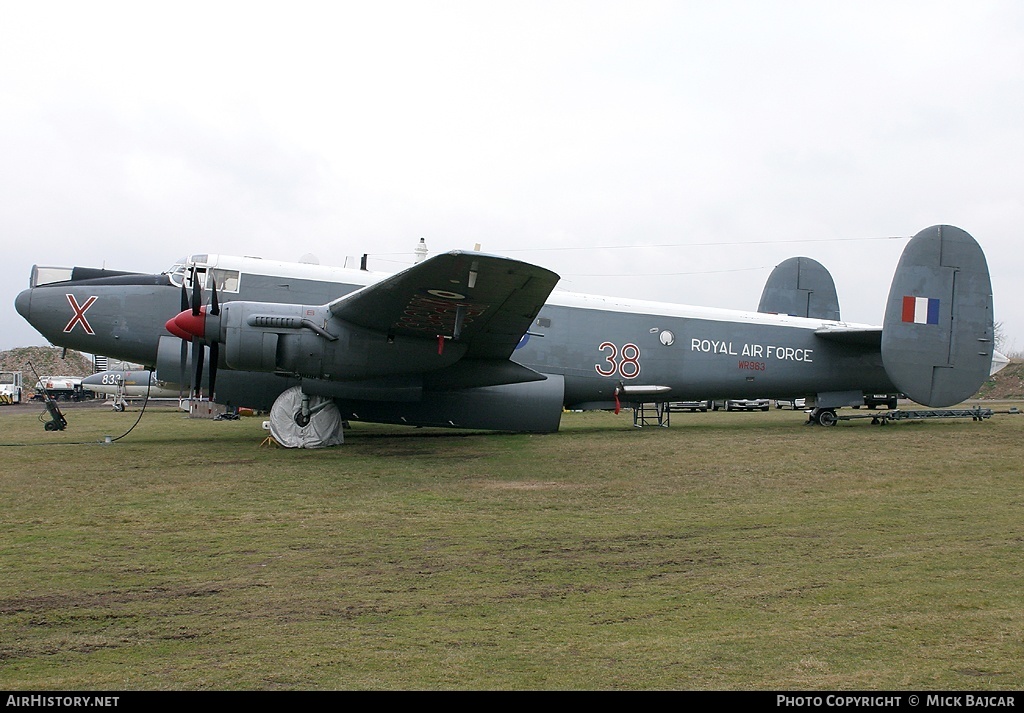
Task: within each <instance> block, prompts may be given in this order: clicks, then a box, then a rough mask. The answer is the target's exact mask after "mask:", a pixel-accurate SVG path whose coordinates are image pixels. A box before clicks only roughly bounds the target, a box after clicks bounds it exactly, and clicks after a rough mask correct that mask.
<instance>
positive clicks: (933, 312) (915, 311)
mask: <svg viewBox="0 0 1024 713" xmlns="http://www.w3.org/2000/svg"><path fill="white" fill-rule="evenodd" d="M903 321H904V322H913V323H914V324H938V323H939V301H938V300H937V299H936V298H934V297H910V296H907V297H904V298H903Z"/></svg>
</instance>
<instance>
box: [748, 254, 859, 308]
mask: <svg viewBox="0 0 1024 713" xmlns="http://www.w3.org/2000/svg"><path fill="white" fill-rule="evenodd" d="M757 311H758V312H763V313H767V314H788V315H792V316H794V317H814V318H816V319H832V320H836V321H838V320H839V296H838V295H837V294H836V283H835V282H834V281H833V280H832V275H830V274H829V271H828V270H826V269H825V266H824V265H822V264H821V263H820V262H818V261H816V260H812V259H811V258H809V257H791V258H789V259H788V260H784V261H783V262H780V263H779V264H778V265H776V267H775V269H774V270H772V274H771V275H769V276H768V281H767V282H766V283H765V284H764V291H763V292H761V303H760V304H759V305H758V306H757Z"/></svg>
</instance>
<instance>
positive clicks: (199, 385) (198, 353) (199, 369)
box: [192, 340, 205, 399]
mask: <svg viewBox="0 0 1024 713" xmlns="http://www.w3.org/2000/svg"><path fill="white" fill-rule="evenodd" d="M192 346H193V347H195V349H194V351H193V358H194V359H195V362H196V373H195V395H196V398H197V399H202V398H203V356H204V354H203V352H204V351H205V349H203V343H202V342H200V341H199V340H194V341H193V342H192Z"/></svg>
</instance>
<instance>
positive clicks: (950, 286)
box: [882, 225, 995, 408]
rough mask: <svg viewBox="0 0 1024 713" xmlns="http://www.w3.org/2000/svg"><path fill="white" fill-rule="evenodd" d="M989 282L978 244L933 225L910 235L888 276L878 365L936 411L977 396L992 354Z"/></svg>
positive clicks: (910, 394) (911, 395) (951, 229)
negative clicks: (893, 273)
mask: <svg viewBox="0 0 1024 713" xmlns="http://www.w3.org/2000/svg"><path fill="white" fill-rule="evenodd" d="M993 333H994V330H993V319H992V282H991V280H990V278H989V272H988V263H987V262H986V261H985V254H984V253H983V252H982V250H981V247H980V246H979V245H978V243H977V242H976V241H975V240H974V238H972V237H971V236H970V235H968V234H967V233H966V232H964V231H963V230H961V229H959V228H955V227H953V226H950V225H937V226H932V227H931V228H927V229H925V230H922V231H921V232H920V233H918V234H917V235H915V236H914V237H913V239H911V241H910V242H909V243H907V247H906V248H904V250H903V255H902V257H900V262H899V265H898V266H897V268H896V274H895V275H894V276H893V280H892V287H891V288H890V290H889V299H888V301H887V302H886V306H885V321H884V323H883V326H882V364H883V365H884V366H885V371H886V373H887V374H888V375H889V378H890V379H891V380H892V382H893V384H895V385H896V387H897V388H898V389H899V390H900V391H902V392H903V393H905V394H906V395H907V396H908V397H909V398H910V399H912V400H913V401H916V402H917V403H920V404H924V405H925V406H935V407H939V408H943V407H946V406H952V405H953V404H956V403H959V402H961V401H963V400H964V399H967V398H970V397H971V396H973V395H974V394H975V393H977V391H978V388H979V387H980V386H981V384H982V383H984V381H985V380H986V379H987V378H988V376H989V371H990V369H991V366H992V357H993V352H994V346H995V345H994V344H993Z"/></svg>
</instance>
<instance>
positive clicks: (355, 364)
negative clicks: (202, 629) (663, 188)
mask: <svg viewBox="0 0 1024 713" xmlns="http://www.w3.org/2000/svg"><path fill="white" fill-rule="evenodd" d="M558 279H559V277H558V275H556V274H555V273H553V272H551V271H549V270H546V269H544V268H542V267H538V266H536V265H531V264H528V263H525V262H520V261H517V260H513V259H509V258H505V257H499V256H495V255H487V254H483V253H480V252H449V253H444V254H439V255H436V256H434V257H432V258H429V259H426V260H424V261H422V262H419V263H417V264H415V265H414V266H412V267H410V268H408V269H406V270H404V271H402V272H399V273H396V274H393V275H387V274H381V273H375V272H370V271H368V270H365V269H351V268H330V267H325V266H320V265H309V264H304V263H279V262H272V261H266V260H260V259H256V258H231V257H228V256H218V255H192V256H190V257H189V258H187V259H184V260H181V261H179V262H178V263H177V264H175V265H174V266H173V267H172V268H171V269H170V270H169V271H167V272H164V273H161V274H158V275H149V274H141V273H128V272H114V271H109V270H96V269H85V268H71V269H63V268H43V267H38V266H36V267H34V268H33V275H32V280H31V282H30V288H29V289H27V290H25V291H24V292H22V293H21V294H19V295H18V297H17V300H16V303H15V304H16V308H17V310H18V312H19V313H20V314H21V315H22V316H23V317H24V318H25V319H26V320H28V322H29V323H30V324H32V326H33V327H35V328H36V329H37V330H38V331H39V332H40V333H41V334H42V335H43V336H45V337H46V338H47V339H49V340H50V341H51V342H52V343H53V344H56V345H58V346H63V347H68V348H72V349H78V350H81V351H85V352H89V353H94V354H104V355H108V356H111V357H116V358H119V359H124V360H127V361H131V362H136V363H141V364H145V365H147V366H148V367H149V368H152V369H155V371H156V373H157V374H158V375H159V377H160V378H161V379H163V380H166V381H170V382H175V383H186V384H191V388H192V389H193V390H195V391H196V392H201V391H202V390H205V393H207V394H209V395H210V398H211V399H212V400H215V401H216V402H217V403H218V404H224V405H226V406H246V407H250V408H256V409H268V408H269V409H271V415H272V417H273V416H274V414H275V413H277V414H278V417H279V418H281V419H283V420H284V421H289V422H290V423H289V426H290V427H291V428H292V434H291V435H288V434H285V435H284V436H283V437H282V439H283V440H284V441H285V443H284V445H305V444H307V443H309V442H310V441H308V440H306V436H308V434H309V431H310V430H311V429H315V428H316V424H315V421H316V419H317V418H318V415H319V414H321V413H323V412H324V411H325V408H326V407H330V409H332V410H333V409H336V417H340V418H341V419H344V420H351V421H373V422H384V423H398V424H409V425H418V426H452V427H459V428H474V429H477V428H479V429H496V430H513V431H533V432H550V431H555V430H557V429H558V426H559V421H560V418H561V414H562V412H563V409H583V410H587V409H613V408H619V407H621V406H630V405H635V404H638V403H650V402H662V403H664V402H672V401H686V400H693V399H714V398H755V397H756V398H793V397H806V398H807V400H808V404H810V405H813V411H811V420H812V421H813V422H815V423H818V424H822V425H832V424H834V423H835V422H836V419H837V416H836V409H838V408H841V407H844V406H855V405H859V404H862V403H863V398H864V393H865V392H902V393H904V394H906V396H907V397H908V398H910V399H912V400H913V401H915V402H917V403H920V404H923V405H926V406H935V407H945V406H950V405H953V404H955V403H959V402H960V401H962V400H964V399H966V398H968V397H970V396H972V395H973V394H974V393H976V391H977V389H978V387H979V386H980V385H981V384H982V382H983V381H984V380H986V379H987V378H988V377H989V375H990V370H991V369H992V368H993V363H994V362H993V357H994V356H995V357H996V362H995V363H996V365H1000V364H1001V363H1003V362H1004V361H1005V357H1002V356H1001V355H998V352H996V351H995V349H994V344H993V315H992V288H991V282H990V279H989V273H988V265H987V263H986V260H985V256H984V253H983V252H982V250H981V248H980V246H979V245H978V243H977V242H976V241H975V240H974V238H972V237H971V236H970V235H968V234H967V233H966V232H964V231H963V230H961V229H959V228H955V227H952V226H945V225H942V226H933V227H931V228H927V229H925V230H923V231H921V232H920V233H918V234H917V235H916V236H915V237H914V238H912V239H911V240H910V242H909V243H908V244H907V246H906V248H905V249H904V252H903V255H902V257H901V259H900V261H899V264H898V266H897V268H896V272H895V276H894V278H893V281H892V286H891V289H890V292H889V297H888V301H887V304H886V310H885V316H884V319H883V323H882V326H872V325H866V324H852V323H848V322H844V321H842V320H841V319H840V314H839V301H838V298H837V296H836V290H835V285H834V284H833V281H832V278H831V276H830V275H829V274H828V271H827V270H825V268H824V267H822V266H821V265H820V264H818V263H816V262H815V261H813V260H810V259H809V258H802V257H801V258H793V259H791V260H787V261H785V262H783V263H782V264H780V265H779V266H778V267H777V268H776V269H775V271H774V272H773V273H772V275H771V276H770V277H769V279H768V282H767V284H766V285H765V289H764V293H763V294H762V298H761V303H760V305H759V307H758V311H757V312H741V311H734V310H724V309H713V308H700V307H691V306H686V305H677V304H666V303H659V302H647V301H638V300H631V299H623V298H612V297H598V296H593V295H583V294H571V293H563V292H560V291H559V292H553V289H554V287H555V285H556V283H557V282H558ZM204 364H209V368H208V369H205V370H204ZM281 414H283V416H281ZM282 439H279V440H282ZM312 442H313V443H314V444H315V443H316V440H315V439H314V440H313V441H312ZM321 445H322V443H321Z"/></svg>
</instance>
